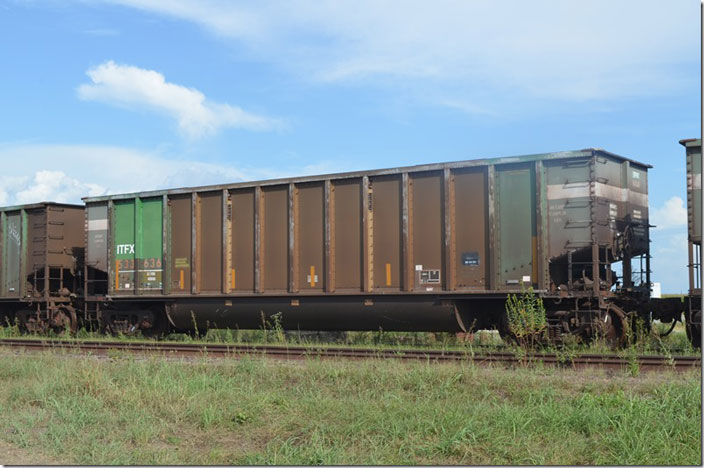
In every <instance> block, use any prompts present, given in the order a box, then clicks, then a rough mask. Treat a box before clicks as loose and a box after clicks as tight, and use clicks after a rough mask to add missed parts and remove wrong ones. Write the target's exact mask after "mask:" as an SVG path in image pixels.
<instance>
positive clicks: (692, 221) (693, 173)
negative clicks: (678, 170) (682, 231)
mask: <svg viewBox="0 0 704 468" xmlns="http://www.w3.org/2000/svg"><path fill="white" fill-rule="evenodd" d="M686 148H687V227H688V237H689V239H690V240H691V241H692V242H693V243H695V244H699V245H701V243H702V141H701V140H694V141H690V142H687V143H686Z"/></svg>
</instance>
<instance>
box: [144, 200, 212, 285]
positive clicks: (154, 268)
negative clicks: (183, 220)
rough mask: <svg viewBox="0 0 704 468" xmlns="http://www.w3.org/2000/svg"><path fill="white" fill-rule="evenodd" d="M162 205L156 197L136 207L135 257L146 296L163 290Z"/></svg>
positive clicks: (161, 201)
mask: <svg viewBox="0 0 704 468" xmlns="http://www.w3.org/2000/svg"><path fill="white" fill-rule="evenodd" d="M162 203H163V199H162V197H154V198H144V199H140V200H138V202H137V205H136V206H137V213H136V215H137V219H136V224H137V230H136V234H137V235H136V245H135V255H136V261H137V263H138V271H139V274H138V276H137V288H138V290H139V292H141V293H145V294H152V293H159V292H161V291H162V289H163V272H164V259H163V242H162V238H163V234H164V230H163V219H162V218H163V209H162ZM218 257H219V256H218Z"/></svg>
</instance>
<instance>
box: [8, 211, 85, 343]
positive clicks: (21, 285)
mask: <svg viewBox="0 0 704 468" xmlns="http://www.w3.org/2000/svg"><path fill="white" fill-rule="evenodd" d="M84 218H85V212H84V207H83V206H77V205H68V204H63V203H51V202H42V203H36V204H31V205H21V206H12V207H6V208H0V244H1V245H0V319H2V322H3V324H6V323H18V324H19V325H20V327H22V328H23V329H27V330H33V331H47V330H48V329H50V328H53V329H55V330H57V331H58V330H63V329H69V330H73V331H75V330H76V327H77V326H78V318H79V317H78V315H79V314H78V312H77V310H76V305H77V301H76V299H77V297H78V296H79V295H80V294H81V290H82V289H83V278H82V275H81V273H82V271H81V267H80V265H82V261H83V251H84V248H83V245H84V240H83V236H84V234H83V233H84ZM79 312H80V311H79Z"/></svg>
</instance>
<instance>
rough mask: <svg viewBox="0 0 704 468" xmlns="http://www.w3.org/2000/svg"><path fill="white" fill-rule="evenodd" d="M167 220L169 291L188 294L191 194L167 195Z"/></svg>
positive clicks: (189, 285)
mask: <svg viewBox="0 0 704 468" xmlns="http://www.w3.org/2000/svg"><path fill="white" fill-rule="evenodd" d="M169 209H170V211H171V212H170V214H169V220H170V223H171V226H170V238H171V243H170V246H169V254H170V255H169V257H170V259H171V293H172V294H189V293H190V292H191V265H192V259H191V242H192V239H191V237H192V236H191V232H192V230H191V219H192V217H193V216H192V201H191V195H190V194H187V195H172V196H170V197H169Z"/></svg>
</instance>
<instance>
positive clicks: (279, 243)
mask: <svg viewBox="0 0 704 468" xmlns="http://www.w3.org/2000/svg"><path fill="white" fill-rule="evenodd" d="M650 167H651V166H649V165H647V164H643V163H640V162H637V161H634V160H631V159H628V158H624V157H622V156H619V155H616V154H613V153H609V152H607V151H604V150H601V149H585V150H579V151H569V152H558V153H547V154H538V155H528V156H517V157H507V158H498V159H480V160H472V161H461V162H453V163H443V164H429V165H421V166H412V167H399V168H393V169H384V170H376V171H362V172H351V173H341V174H332V175H323V176H313V177H297V178H291V179H280V180H269V181H258V182H245V183H236V184H229V185H219V186H208V187H198V188H188V189H177V190H164V191H152V192H143V193H133V194H124V195H111V196H104V197H88V198H84V201H85V203H86V226H87V232H86V249H87V251H86V265H85V290H86V305H85V318H86V319H87V320H96V321H100V322H101V323H103V324H104V325H105V326H106V327H108V328H110V329H112V330H123V331H126V330H135V329H141V330H142V331H143V332H145V333H147V334H149V333H161V332H162V331H163V330H166V329H176V330H189V329H193V328H195V327H198V328H199V329H200V330H205V329H207V328H209V327H230V328H235V327H239V328H258V327H260V326H262V323H263V321H266V320H268V319H270V318H271V316H272V315H274V314H277V313H280V314H281V315H280V320H281V324H282V326H283V327H284V328H287V329H301V330H304V329H312V330H375V329H379V328H382V329H384V330H408V331H413V330H417V331H467V330H469V329H481V328H494V327H497V328H499V330H501V331H504V332H505V331H506V323H505V319H504V314H505V312H504V308H505V300H506V297H507V294H509V293H517V292H521V291H522V289H524V288H533V289H534V290H535V291H536V292H537V293H538V294H539V295H540V296H542V297H543V298H544V300H545V303H546V306H547V309H548V318H549V322H550V332H551V334H553V335H554V336H556V337H559V336H560V335H561V334H563V333H574V334H578V335H581V336H583V337H587V338H589V337H591V336H594V334H596V333H597V332H599V331H603V332H605V333H606V334H607V335H611V336H615V337H616V338H617V339H623V338H624V337H625V329H626V321H627V319H628V317H629V316H632V315H634V314H648V313H650V311H649V310H647V309H648V308H647V306H645V305H644V304H647V300H648V297H649V291H650V277H649V274H650V268H649V258H650V257H649V255H648V253H649V231H648V229H649V226H648V191H647V187H648V185H647V184H648V181H647V177H648V168H650ZM615 264H620V265H622V267H621V270H622V274H621V276H620V278H619V276H618V275H617V273H616V271H614V270H613V269H612V266H613V265H615Z"/></svg>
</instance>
